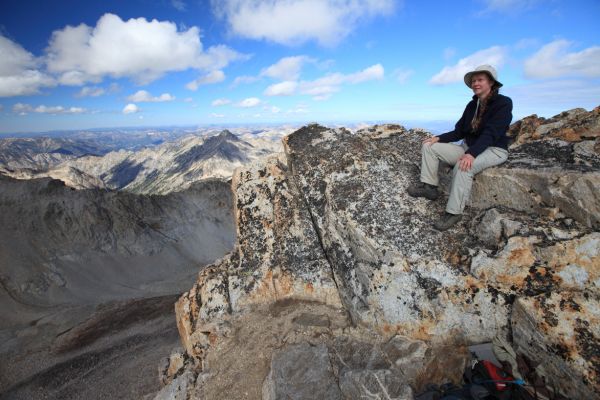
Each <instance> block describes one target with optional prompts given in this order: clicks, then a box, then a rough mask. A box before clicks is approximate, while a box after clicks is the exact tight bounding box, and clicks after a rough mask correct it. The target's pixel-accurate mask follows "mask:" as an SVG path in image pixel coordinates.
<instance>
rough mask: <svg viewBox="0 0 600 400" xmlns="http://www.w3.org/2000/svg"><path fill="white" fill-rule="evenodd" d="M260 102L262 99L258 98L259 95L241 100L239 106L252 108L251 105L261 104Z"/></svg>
mask: <svg viewBox="0 0 600 400" xmlns="http://www.w3.org/2000/svg"><path fill="white" fill-rule="evenodd" d="M260 104H261V101H260V99H259V98H257V97H248V98H247V99H244V100H242V101H240V102H239V103H238V107H243V108H250V107H256V106H259V105H260Z"/></svg>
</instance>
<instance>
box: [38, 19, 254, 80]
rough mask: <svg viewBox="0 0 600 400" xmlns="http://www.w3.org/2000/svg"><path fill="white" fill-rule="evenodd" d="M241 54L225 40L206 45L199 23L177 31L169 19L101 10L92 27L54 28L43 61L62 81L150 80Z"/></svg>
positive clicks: (209, 67) (208, 67)
mask: <svg viewBox="0 0 600 400" xmlns="http://www.w3.org/2000/svg"><path fill="white" fill-rule="evenodd" d="M240 58H244V56H243V55H241V54H239V53H237V52H235V51H234V50H231V49H229V48H228V47H226V46H223V45H219V46H213V47H210V48H209V49H208V50H206V51H204V50H203V48H202V43H201V42H200V34H199V30H198V28H197V27H192V28H189V29H187V30H185V31H181V32H180V31H178V29H177V26H176V25H175V23H172V22H168V21H157V20H151V21H147V20H146V19H145V18H137V19H129V20H127V21H123V20H122V19H121V18H120V17H119V16H117V15H114V14H104V15H103V16H102V17H101V18H100V19H99V20H98V22H97V24H96V26H95V27H94V28H92V27H89V26H87V25H85V24H81V25H79V26H76V27H72V26H67V27H65V28H64V29H62V30H57V31H54V32H53V33H52V37H51V39H50V44H49V46H48V48H47V57H46V62H47V66H48V71H49V72H52V73H55V74H58V75H59V80H60V82H61V83H63V84H69V85H81V84H83V83H85V82H99V81H100V80H102V78H103V77H105V76H112V77H115V78H120V77H129V78H132V79H134V80H135V81H137V82H138V83H148V82H151V81H153V80H155V79H157V78H159V77H160V76H162V75H163V74H165V73H167V72H170V71H183V70H186V69H189V68H195V69H201V70H213V69H220V68H223V67H225V66H226V65H228V64H229V63H230V62H231V61H234V60H236V59H240Z"/></svg>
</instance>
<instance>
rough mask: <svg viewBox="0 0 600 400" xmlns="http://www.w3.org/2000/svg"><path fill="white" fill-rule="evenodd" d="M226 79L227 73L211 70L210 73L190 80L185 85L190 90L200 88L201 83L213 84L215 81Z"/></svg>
mask: <svg viewBox="0 0 600 400" xmlns="http://www.w3.org/2000/svg"><path fill="white" fill-rule="evenodd" d="M224 80H225V74H224V73H223V71H219V70H216V71H211V72H209V73H208V74H206V75H204V76H201V77H200V78H198V79H196V80H193V81H191V82H189V83H188V84H187V85H185V87H186V88H188V89H189V90H194V91H195V90H198V87H199V86H200V85H211V84H213V83H219V82H223V81H224Z"/></svg>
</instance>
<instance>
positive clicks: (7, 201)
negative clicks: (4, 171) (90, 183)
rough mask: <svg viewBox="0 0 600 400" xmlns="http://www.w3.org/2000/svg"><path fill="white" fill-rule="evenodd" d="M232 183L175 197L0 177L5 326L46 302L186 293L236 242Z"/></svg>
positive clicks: (29, 315)
mask: <svg viewBox="0 0 600 400" xmlns="http://www.w3.org/2000/svg"><path fill="white" fill-rule="evenodd" d="M231 208H232V205H231V192H230V189H229V185H228V184H226V183H224V182H220V181H211V182H206V183H201V184H199V185H197V186H195V187H193V188H191V189H189V190H187V191H185V192H179V193H175V194H172V195H169V196H142V195H134V194H128V193H120V192H110V191H104V190H99V189H92V190H73V189H71V188H69V187H67V186H65V185H64V183H63V182H62V181H59V180H52V179H48V178H45V179H39V180H27V181H20V180H14V179H11V178H7V177H1V176H0V238H1V240H0V283H1V287H0V303H1V304H2V307H0V309H1V311H0V315H1V317H2V318H1V320H2V323H1V325H2V327H3V328H6V327H8V326H11V325H14V324H19V323H21V322H23V321H27V320H28V319H35V318H39V316H38V317H36V315H37V314H39V312H46V311H47V309H48V307H53V306H57V305H61V306H62V305H68V304H78V305H81V304H98V303H101V302H104V301H109V300H113V299H123V298H132V297H134V298H135V297H144V296H150V297H151V296H153V295H161V294H169V293H180V291H181V290H182V289H183V287H182V286H183V285H184V284H185V282H186V281H187V280H188V279H190V278H191V277H192V276H193V275H194V274H195V267H193V266H194V265H198V264H207V263H209V262H211V261H213V260H215V259H217V258H219V257H221V256H222V255H223V254H225V253H226V252H227V251H229V250H230V249H231V247H232V244H233V241H234V239H235V232H234V229H235V228H234V225H233V219H232V215H231Z"/></svg>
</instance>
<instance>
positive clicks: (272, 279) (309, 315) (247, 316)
mask: <svg viewBox="0 0 600 400" xmlns="http://www.w3.org/2000/svg"><path fill="white" fill-rule="evenodd" d="M599 120H600V111H599V109H595V110H593V111H591V112H585V111H582V110H575V111H571V112H566V113H563V114H560V115H558V116H556V117H554V118H552V119H550V120H544V119H539V118H537V117H528V118H526V119H524V120H522V121H519V122H518V123H516V124H515V125H513V127H512V128H511V133H512V134H513V136H515V137H516V140H515V144H513V146H512V148H511V155H510V157H509V160H508V161H507V162H506V163H505V164H503V165H501V166H499V167H495V168H491V169H488V170H486V171H484V172H483V173H481V174H480V175H478V176H477V177H476V181H475V183H474V186H473V199H474V200H473V201H472V203H471V206H470V207H468V208H467V212H466V214H465V215H464V217H463V219H462V221H461V222H460V223H459V224H458V225H456V226H455V227H453V228H451V229H450V230H449V231H447V232H443V233H441V232H438V231H436V230H434V229H433V227H432V222H433V221H434V220H435V219H436V218H437V217H438V215H439V214H440V213H441V212H443V210H444V206H445V201H446V199H445V197H444V196H441V198H440V199H438V200H437V201H434V202H430V201H428V200H425V199H414V198H411V197H410V196H408V195H407V194H406V192H405V191H406V187H407V186H408V185H409V184H410V183H412V182H413V181H415V180H416V179H418V175H419V174H418V172H419V165H420V143H421V141H422V139H423V138H425V137H426V136H427V135H428V133H427V132H425V131H422V130H406V129H404V128H403V127H401V126H398V125H384V126H374V127H371V128H368V129H363V130H360V131H358V132H350V131H348V130H346V129H343V128H341V129H329V128H326V127H323V126H319V125H309V126H306V127H303V128H301V129H299V130H298V131H296V132H294V133H293V134H291V135H290V136H288V137H286V138H285V139H284V148H285V155H283V156H281V157H279V158H272V159H270V160H268V161H266V162H263V163H259V164H255V165H253V166H251V167H250V168H247V169H244V170H238V171H236V173H235V174H234V178H233V183H232V187H233V192H234V196H235V200H234V204H235V215H236V223H237V230H238V242H237V245H236V248H235V249H234V251H233V252H232V253H230V254H229V255H227V256H226V257H225V258H223V259H221V260H220V261H219V262H217V263H215V264H214V265H212V266H210V267H208V268H206V269H204V270H202V271H201V272H200V273H199V277H198V280H197V281H196V283H195V284H194V286H193V287H192V289H191V290H190V291H188V292H187V293H185V294H184V295H183V296H182V297H181V298H180V300H179V301H178V303H177V305H176V315H177V323H178V329H179V332H180V335H181V339H182V343H183V344H184V347H185V351H186V352H187V354H188V356H190V357H191V359H193V360H195V361H194V362H193V363H189V364H188V366H187V367H185V368H184V369H186V368H187V369H186V370H189V371H194V373H195V374H196V375H195V376H197V381H196V384H195V385H194V388H193V389H186V390H188V391H187V393H188V394H189V395H190V396H191V398H248V399H253V398H265V399H266V398H268V399H271V398H286V397H285V396H289V398H307V397H306V396H304V395H300V394H298V393H300V392H298V391H296V392H295V393H296V394H298V396H299V397H294V396H295V395H292V394H289V393H287V392H285V390H288V389H290V388H291V387H293V386H294V385H295V384H297V383H298V382H301V381H302V380H304V379H305V378H306V377H307V376H310V377H312V376H313V375H314V374H315V371H321V372H319V373H317V375H319V376H318V378H319V379H325V380H329V381H333V382H334V383H335V387H334V389H332V390H334V391H335V394H332V396H333V397H331V398H361V396H363V397H364V395H366V394H367V392H368V393H371V394H373V397H372V398H412V397H411V396H412V393H414V392H415V391H416V392H418V390H419V389H420V388H421V387H422V385H423V384H424V383H431V382H439V383H442V382H445V381H447V380H452V377H450V376H449V374H451V373H453V372H457V371H458V373H459V374H460V373H462V368H463V367H464V365H465V364H464V363H465V360H466V358H467V357H466V355H465V356H464V357H459V355H460V354H461V352H460V351H458V350H457V349H459V348H464V346H465V345H470V344H475V343H482V342H486V341H490V340H491V339H492V338H493V337H494V336H496V335H502V336H505V337H507V338H509V339H511V340H512V344H513V346H514V347H515V348H516V349H517V350H518V351H519V352H520V354H524V355H526V356H527V357H528V358H530V359H531V360H533V361H534V362H535V363H537V364H543V365H544V366H545V372H546V374H547V375H548V376H550V377H556V379H555V380H554V382H555V384H556V386H557V388H558V390H559V391H561V392H562V393H563V394H564V395H565V396H566V397H568V398H589V399H593V398H598V393H599V392H600V377H599V373H600V370H599V368H598V365H599V364H598V354H600V347H599V345H598V343H600V341H599V337H600V328H599V326H600V322H599V313H598V310H599V309H600V307H599V302H598V300H599V296H600V291H599V286H600V277H599V272H598V271H599V270H600V269H599V266H600V233H599V232H598V226H599V219H598V218H600V217H599V216H600V200H599V199H600V192H599V191H600V171H599V166H600V151H599V150H598V148H599V146H598V145H597V140H598V139H597V137H598V134H597V129H598V126H599ZM573 132H574V133H573ZM274 309H279V311H277V312H275V311H273V310H274ZM334 316H335V317H334ZM302 321H304V322H305V324H302V323H301V322H302ZM248 327H254V328H255V329H253V330H249V328H248ZM367 336H369V339H368V340H367V343H371V345H372V346H371V347H372V349H371V350H369V351H366V350H364V349H363V348H362V347H361V346H362V345H361V343H364V342H365V337H367ZM341 340H346V341H347V343H348V344H347V345H346V346H344V347H345V348H347V349H350V352H351V353H352V354H356V355H357V356H356V357H354V359H355V361H356V362H355V363H354V364H352V362H350V363H348V362H347V361H346V359H345V358H344V357H343V356H341V358H340V357H337V356H335V354H338V355H339V353H336V351H337V350H336V349H338V348H339V347H336V343H339V341H341ZM394 341H398V343H399V342H403V343H413V344H409V345H401V344H398V346H397V349H396V351H395V353H394V352H392V353H394V354H396V353H397V354H400V355H398V356H395V358H393V360H391V359H390V357H389V354H388V353H386V349H388V350H389V346H391V345H390V343H394ZM306 343H308V344H309V345H307V344H306ZM307 346H310V347H307ZM444 346H450V350H448V348H446V351H445V352H444V353H443V354H444V356H443V357H439V358H437V359H436V358H435V357H433V354H438V352H439V350H440V349H443V348H444ZM302 349H305V351H301V350H302ZM361 349H363V350H361ZM399 349H400V350H399ZM401 349H411V350H410V351H408V350H406V351H404V350H401ZM365 351H366V352H365ZM403 351H404V353H403ZM378 352H380V353H382V354H388V356H386V357H387V358H386V357H383V356H381V357H379V356H377V355H376V354H378ZM312 353H315V354H317V355H318V356H317V355H315V357H316V358H315V357H312V359H314V360H315V361H314V363H315V364H314V365H313V369H312V370H311V369H310V368H308V369H307V370H303V369H299V370H298V371H296V372H298V374H297V375H294V372H295V370H293V369H290V370H289V371H288V370H287V369H286V368H287V367H285V365H287V364H286V363H290V362H292V363H293V362H294V360H304V359H305V358H306V357H308V355H309V354H312ZM448 353H450V354H453V355H456V359H452V360H450V359H451V358H452V357H449V356H448ZM334 356H335V357H334ZM336 357H337V358H336ZM373 357H374V358H373ZM419 357H421V358H419ZM309 358H310V357H309ZM350 358H352V357H350ZM321 359H322V360H321ZM327 359H329V360H331V359H338V361H339V360H342V361H340V363H339V365H341V367H339V365H338V364H335V363H333V364H327V363H326V361H327ZM318 360H321V361H319V362H317V361H318ZM365 360H373V363H371V364H369V363H368V362H366V361H365ZM377 360H381V363H379V364H378V362H377ZM432 360H436V361H433V362H432ZM353 362H354V361H353ZM319 363H320V364H319ZM444 363H445V364H444ZM240 365H243V366H244V367H241V366H240ZM274 365H275V366H276V367H275V368H274V367H273V366H274ZM336 365H337V366H336ZM440 365H444V366H445V368H440ZM399 366H403V367H399ZM398 368H400V370H398ZM286 371H287V372H286ZM302 371H304V372H302ZM399 371H401V372H399ZM236 373H237V374H238V375H236ZM455 378H456V377H455ZM306 379H308V378H306ZM311 379H312V378H311ZM315 379H316V378H315ZM277 382H287V387H286V388H284V387H280V386H281V385H280V386H278V384H277ZM232 385H233V386H235V387H236V389H238V391H237V392H236V393H238V394H233V390H232V391H231V392H227V390H228V389H227V388H228V387H231V386H232ZM284 386H285V385H284ZM216 388H220V390H221V392H219V391H217V389H216ZM318 389H322V388H315V390H318ZM223 390H224V391H223ZM280 390H283V392H282V391H280ZM284 392H285V393H287V394H285V395H284V394H278V393H284ZM207 393H212V395H213V396H214V397H211V396H210V395H208V394H207ZM217 393H230V396H233V397H227V396H226V395H225V394H217ZM385 393H387V396H388V397H385V396H386V395H385ZM391 393H393V395H392V394H391ZM203 396H204V397H203ZM376 396H379V397H376Z"/></svg>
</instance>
